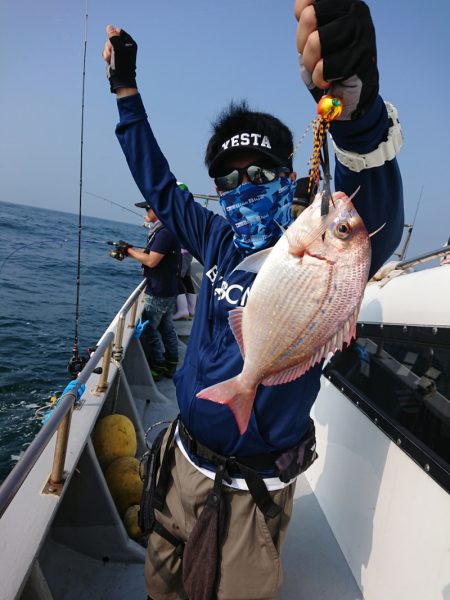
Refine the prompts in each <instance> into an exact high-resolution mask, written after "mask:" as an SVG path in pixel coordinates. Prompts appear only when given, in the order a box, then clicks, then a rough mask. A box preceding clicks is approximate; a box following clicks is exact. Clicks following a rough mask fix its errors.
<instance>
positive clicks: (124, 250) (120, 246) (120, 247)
mask: <svg viewBox="0 0 450 600" xmlns="http://www.w3.org/2000/svg"><path fill="white" fill-rule="evenodd" d="M132 247H133V244H129V243H128V242H124V241H123V240H119V241H118V242H117V243H116V249H117V251H118V252H120V253H121V254H125V256H128V249H129V248H132Z"/></svg>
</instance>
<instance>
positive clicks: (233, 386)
mask: <svg viewBox="0 0 450 600" xmlns="http://www.w3.org/2000/svg"><path fill="white" fill-rule="evenodd" d="M255 395H256V388H248V387H245V386H244V385H242V380H241V377H240V376H239V375H238V376H237V377H232V378H231V379H227V380H226V381H222V382H221V383H217V384H215V385H211V386H210V387H207V388H205V389H203V390H201V391H200V392H198V394H197V398H201V399H202V400H211V402H217V403H218V404H226V405H227V406H228V407H229V409H230V410H231V412H232V413H233V416H234V418H235V420H236V424H237V426H238V429H239V433H240V434H241V435H243V434H244V433H245V432H246V431H247V427H248V423H249V421H250V416H251V414H252V409H253V402H254V400H255Z"/></svg>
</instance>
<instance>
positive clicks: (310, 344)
mask: <svg viewBox="0 0 450 600" xmlns="http://www.w3.org/2000/svg"><path fill="white" fill-rule="evenodd" d="M370 257H371V247H370V240H369V235H368V233H367V230H366V228H365V226H364V223H363V222H362V220H361V218H360V216H359V215H358V213H357V212H356V210H355V208H354V206H353V204H352V202H351V198H349V197H348V196H346V195H345V194H343V193H342V192H337V193H335V194H333V201H332V202H331V203H330V207H329V213H328V214H327V215H325V216H321V194H318V195H317V196H316V197H315V199H314V202H313V203H312V204H311V205H310V206H309V207H308V208H307V209H306V210H304V211H303V212H302V213H301V214H300V215H299V217H298V218H297V219H296V220H295V221H294V223H292V225H291V226H290V227H289V228H288V229H287V230H286V231H285V233H284V234H283V235H282V237H281V238H280V239H279V240H278V242H277V243H276V245H275V246H274V247H273V248H269V249H267V250H263V251H262V252H258V253H257V254H254V255H252V256H249V257H248V258H246V259H245V260H244V261H243V262H242V263H241V264H240V265H239V266H238V267H237V269H240V270H247V271H255V272H257V273H258V274H257V276H256V278H255V281H254V282H253V285H252V289H251V291H250V294H249V297H248V301H247V304H246V305H245V307H244V308H237V309H234V310H231V311H230V314H229V322H230V326H231V327H232V329H233V333H234V335H235V337H236V340H237V342H238V344H239V347H240V349H241V353H242V356H243V359H244V365H243V368H242V371H241V373H240V374H239V375H237V376H236V377H233V378H232V379H228V380H227V381H223V382H221V383H218V384H216V385H213V386H211V387H208V388H205V389H203V390H201V391H200V392H199V393H198V394H197V396H198V397H199V398H204V399H207V400H212V401H213V402H218V403H220V404H227V405H228V406H229V407H230V409H231V410H232V412H233V414H234V416H235V419H236V422H237V425H238V427H239V431H240V433H241V434H243V433H244V432H245V431H246V429H247V425H248V421H249V419H250V414H251V411H252V407H253V401H254V398H255V395H256V391H257V387H258V385H265V386H272V385H280V384H283V383H287V382H289V381H292V380H294V379H296V378H297V377H300V376H301V375H303V374H304V373H305V372H306V371H307V370H308V369H310V368H311V367H312V366H313V365H315V364H316V363H318V362H319V361H321V360H322V359H323V358H325V357H326V356H327V355H328V354H329V353H330V352H335V351H336V350H339V349H341V348H342V346H343V344H344V343H347V344H348V343H349V342H350V341H351V339H352V338H353V337H354V335H355V328H356V320H357V316H358V312H359V308H360V304H361V300H362V296H363V293H364V288H365V286H366V283H367V278H368V273H369V266H370ZM261 265H262V266H261Z"/></svg>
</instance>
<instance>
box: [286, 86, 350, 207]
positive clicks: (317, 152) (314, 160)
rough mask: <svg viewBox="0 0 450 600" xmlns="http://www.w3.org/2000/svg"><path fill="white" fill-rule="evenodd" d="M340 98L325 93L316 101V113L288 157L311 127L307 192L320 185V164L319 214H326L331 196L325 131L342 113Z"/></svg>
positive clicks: (294, 151) (326, 131)
mask: <svg viewBox="0 0 450 600" xmlns="http://www.w3.org/2000/svg"><path fill="white" fill-rule="evenodd" d="M342 108H343V105H342V100H341V98H339V97H338V96H332V95H330V94H325V95H324V96H322V98H321V99H320V100H319V102H318V103H317V115H316V116H315V117H314V119H313V120H312V121H311V122H310V123H309V124H308V126H307V128H306V130H305V132H304V133H303V135H302V137H301V138H300V141H299V143H298V144H297V146H296V147H295V148H294V150H293V152H292V154H291V155H290V157H289V158H292V156H293V155H294V154H295V153H296V151H297V149H298V147H299V146H300V145H301V143H302V142H303V140H304V139H305V136H306V134H307V133H308V131H309V130H310V129H311V128H312V130H313V151H312V155H311V157H310V159H309V160H308V165H309V182H308V194H310V193H311V191H312V190H313V189H319V185H320V167H321V166H322V171H323V180H324V185H323V188H324V189H323V192H324V193H323V196H322V206H321V214H322V215H325V214H328V203H329V198H331V187H330V180H331V175H330V168H329V163H330V161H329V154H328V143H327V133H328V130H329V128H330V125H331V122H332V121H334V120H335V119H337V118H338V117H339V116H340V115H341V113H342Z"/></svg>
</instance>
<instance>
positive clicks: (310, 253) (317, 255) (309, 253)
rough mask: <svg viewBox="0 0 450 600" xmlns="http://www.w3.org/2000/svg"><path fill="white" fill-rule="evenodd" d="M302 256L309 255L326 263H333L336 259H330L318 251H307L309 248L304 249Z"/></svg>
mask: <svg viewBox="0 0 450 600" xmlns="http://www.w3.org/2000/svg"><path fill="white" fill-rule="evenodd" d="M303 256H309V257H311V258H315V259H317V260H321V261H322V262H325V263H327V264H328V265H335V264H336V261H335V260H331V259H330V258H328V257H326V256H324V255H323V254H319V253H318V252H309V250H305V252H304V253H303Z"/></svg>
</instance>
